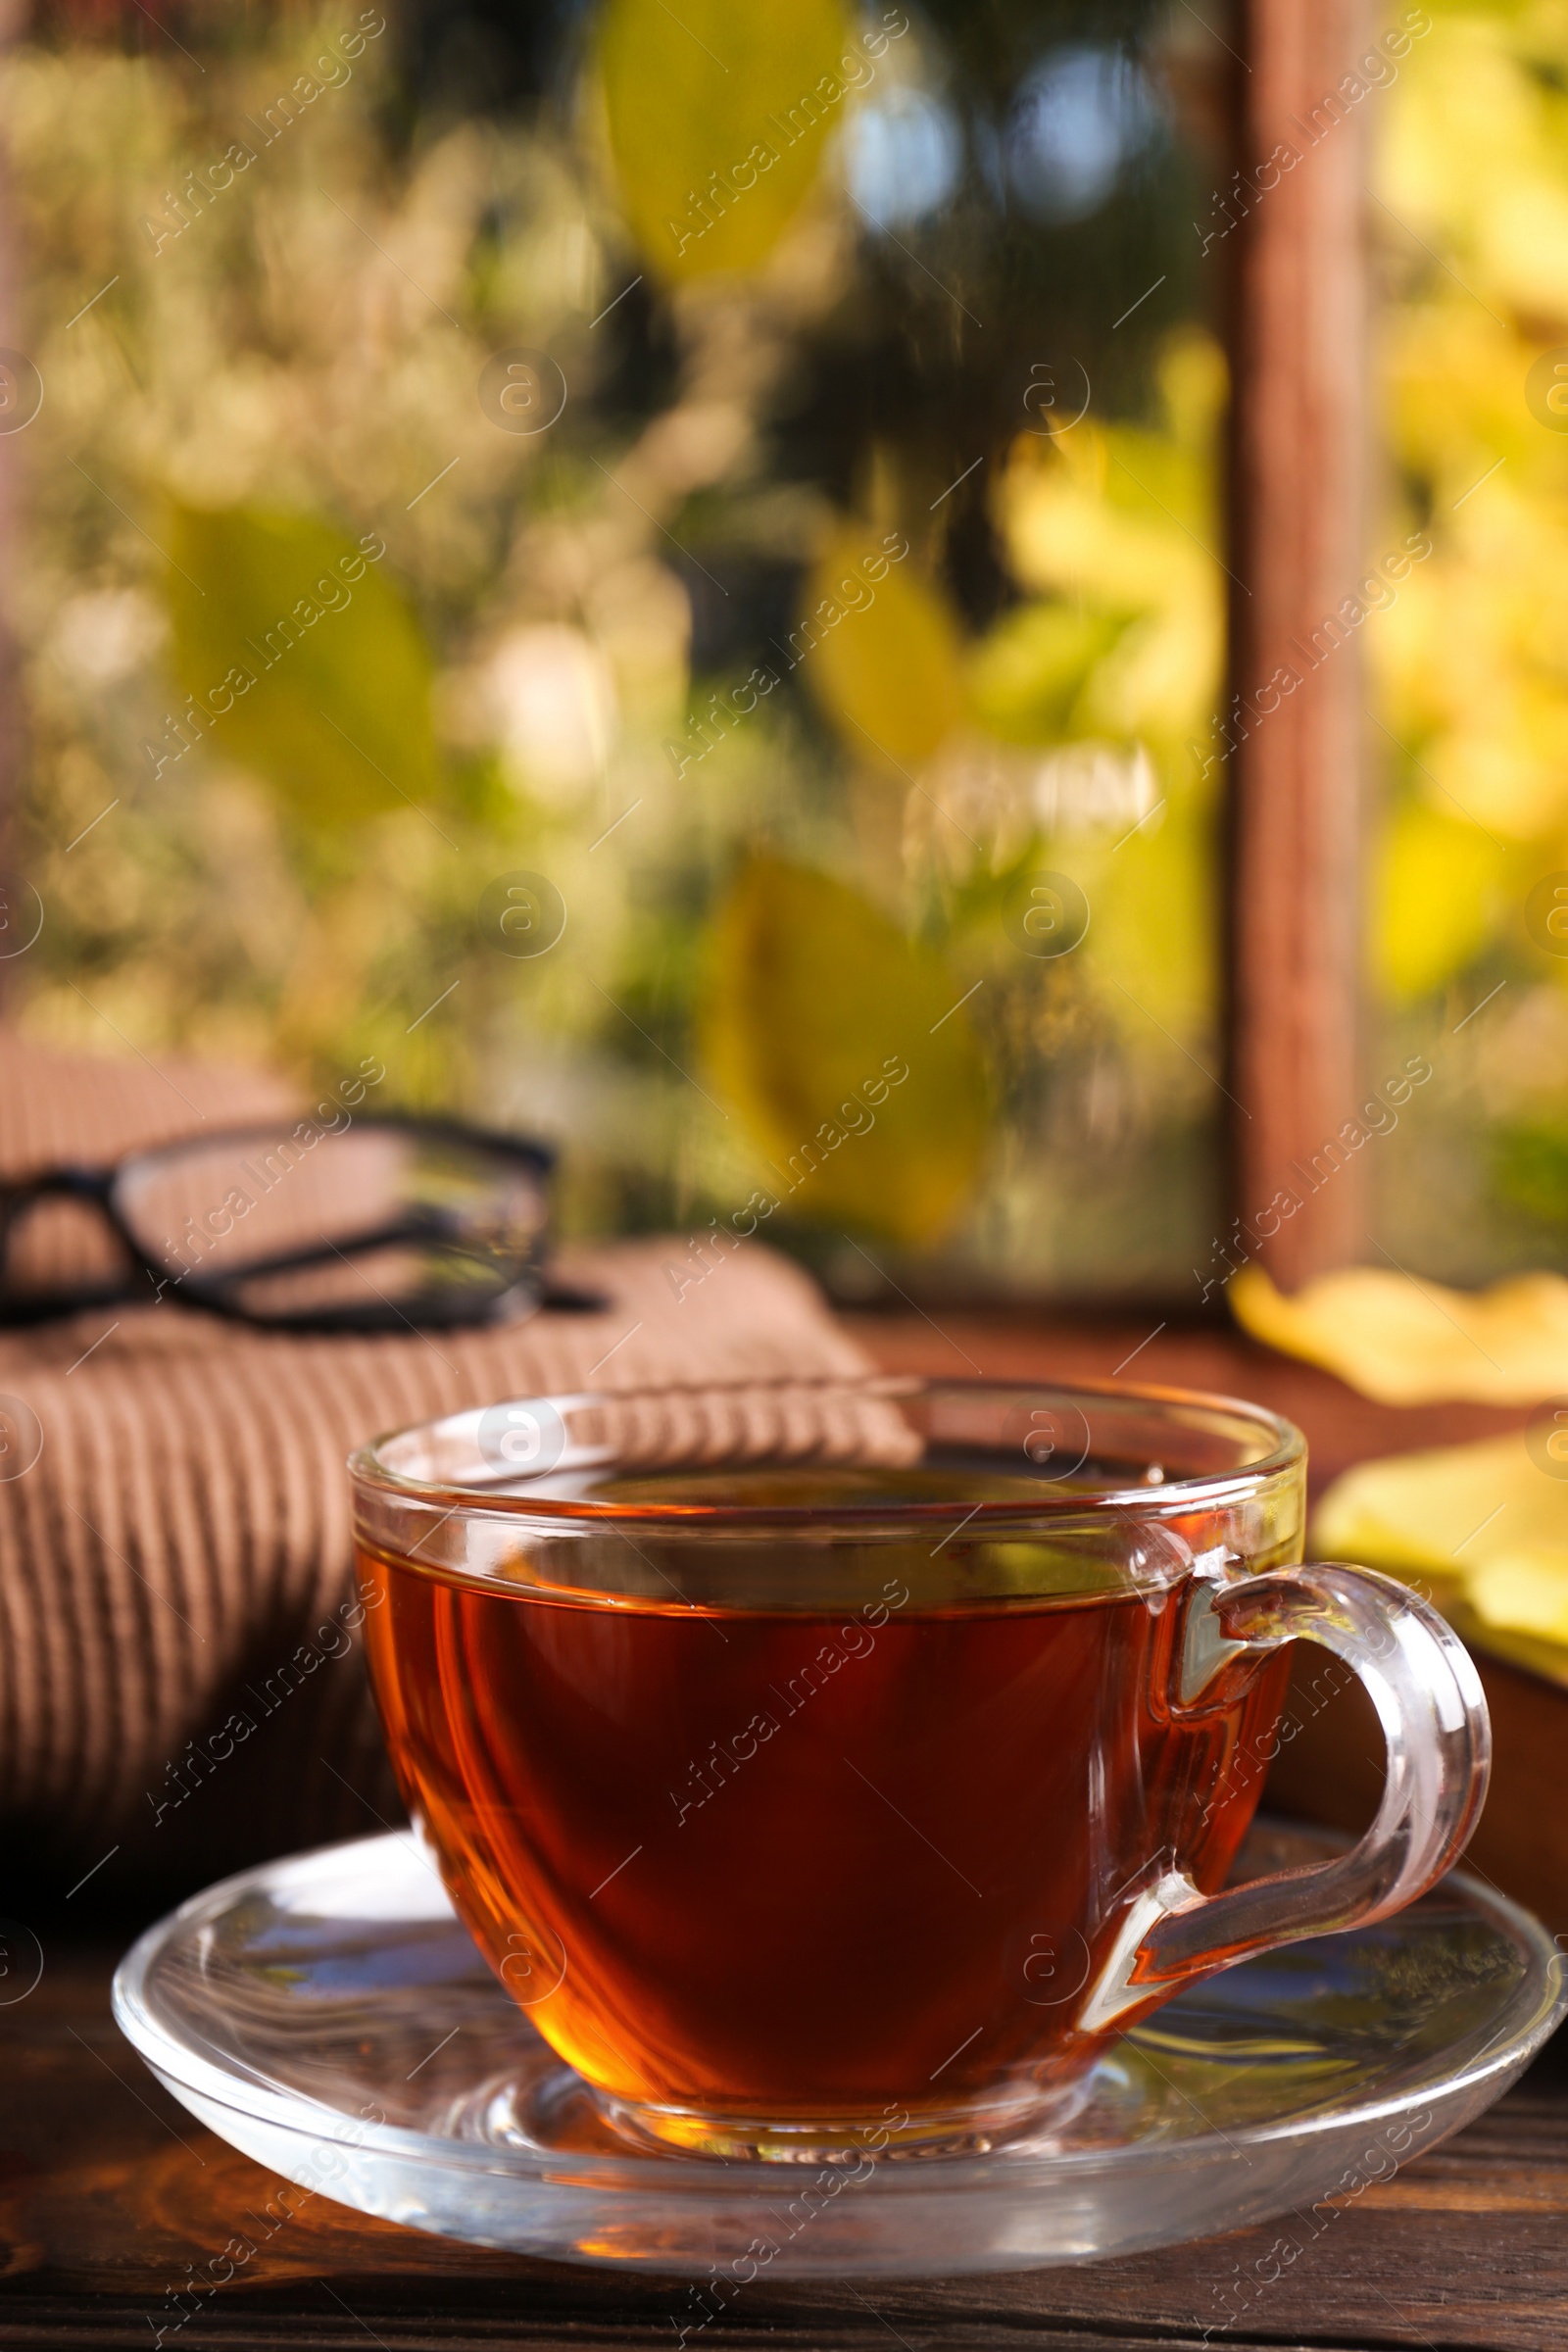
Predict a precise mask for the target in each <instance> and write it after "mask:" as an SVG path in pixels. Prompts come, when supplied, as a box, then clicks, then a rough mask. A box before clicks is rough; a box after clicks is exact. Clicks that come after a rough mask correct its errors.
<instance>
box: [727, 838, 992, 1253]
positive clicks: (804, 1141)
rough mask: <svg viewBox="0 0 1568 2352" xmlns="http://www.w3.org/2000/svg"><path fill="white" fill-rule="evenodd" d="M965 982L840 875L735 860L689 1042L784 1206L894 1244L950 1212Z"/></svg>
mask: <svg viewBox="0 0 1568 2352" xmlns="http://www.w3.org/2000/svg"><path fill="white" fill-rule="evenodd" d="M963 996H964V991H963V985H962V983H961V981H958V980H956V979H955V978H954V976H953V974H952V973H951V972H950V971H949V969H948V967H947V965H946V964H945V963H944V962H943V960H942V958H941V957H940V956H936V955H934V954H933V953H932V952H931V951H930V950H929V949H926V948H922V947H919V946H918V945H916V944H914V943H912V942H910V941H909V940H907V938H906V937H905V935H904V933H903V932H902V931H901V930H899V929H898V927H897V926H896V925H895V924H893V923H891V922H890V921H889V920H888V918H887V916H886V915H885V914H883V913H881V912H880V910H879V909H878V908H877V907H873V906H871V905H870V904H869V902H868V901H866V900H865V899H862V898H861V897H860V896H859V895H858V892H856V891H853V890H851V889H849V888H848V887H847V886H846V885H845V884H844V883H842V882H837V881H835V880H834V879H833V878H832V877H831V876H830V875H828V874H820V873H814V872H812V871H811V870H810V869H809V868H808V867H806V866H798V865H789V864H786V863H785V862H784V861H783V860H782V859H781V858H754V859H753V861H752V862H751V863H750V864H749V865H748V866H746V867H745V868H744V869H743V871H742V872H741V874H740V875H739V877H738V878H737V880H736V882H735V884H734V886H733V888H732V889H731V891H730V894H729V897H728V899H727V900H726V902H725V903H724V905H723V906H722V907H720V909H719V911H718V914H717V917H716V919H715V921H714V925H713V930H712V934H711V963H710V969H709V975H708V988H707V992H706V1003H705V1005H704V1011H703V1019H702V1039H703V1047H704V1054H705V1059H706V1061H707V1065H708V1067H709V1069H710V1070H711V1073H712V1079H713V1083H714V1085H715V1086H716V1087H717V1089H718V1091H719V1093H720V1094H721V1095H722V1096H723V1098H724V1099H725V1101H726V1102H727V1103H731V1104H733V1106H734V1107H735V1109H736V1110H738V1111H739V1113H740V1115H741V1117H742V1118H743V1119H744V1121H745V1123H746V1125H747V1127H748V1128H749V1129H750V1131H751V1133H752V1135H753V1136H754V1138H755V1139H756V1141H757V1142H758V1143H759V1144H760V1147H761V1149H762V1150H763V1152H766V1153H767V1154H769V1165H770V1168H771V1174H770V1175H769V1177H768V1180H767V1183H768V1189H769V1191H771V1192H772V1193H773V1194H775V1196H776V1197H777V1199H778V1201H779V1203H780V1205H781V1206H782V1207H783V1208H784V1209H785V1210H786V1211H787V1213H788V1214H790V1215H791V1216H800V1217H805V1218H809V1220H810V1221H811V1222H812V1223H814V1224H819V1225H834V1224H839V1225H850V1226H858V1227H859V1228H860V1229H861V1230H862V1231H864V1232H871V1233H880V1234H884V1235H886V1236H887V1237H888V1238H889V1239H890V1240H892V1241H895V1242H900V1243H903V1244H905V1245H906V1246H914V1245H917V1244H919V1243H921V1242H925V1241H929V1240H931V1239H933V1238H934V1237H935V1236H936V1235H937V1234H939V1233H941V1232H942V1231H943V1230H944V1229H945V1228H946V1227H948V1226H950V1225H951V1224H952V1222H953V1220H954V1218H955V1217H956V1215H957V1213H958V1211H959V1210H960V1209H961V1208H962V1206H963V1204H964V1202H965V1201H967V1200H968V1198H969V1195H970V1193H971V1192H972V1190H973V1188H974V1184H975V1181H976V1178H977V1177H978V1175H979V1172H980V1164H981V1160H982V1157H983V1154H984V1152H985V1145H986V1135H987V1129H988V1125H989V1112H990V1103H989V1097H988V1090H987V1085H986V1076H985V1066H984V1063H983V1061H982V1058H981V1054H980V1048H979V1041H978V1040H977V1038H976V1036H975V1033H974V1029H973V1027H972V1025H971V1023H970V1020H969V1015H968V1011H967V1009H966V1008H965V1005H964V1002H963Z"/></svg>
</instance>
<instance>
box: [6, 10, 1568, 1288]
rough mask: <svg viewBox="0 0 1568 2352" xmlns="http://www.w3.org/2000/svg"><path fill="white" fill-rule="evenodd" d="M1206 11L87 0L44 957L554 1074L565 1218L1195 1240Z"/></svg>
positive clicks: (973, 1280) (32, 476)
mask: <svg viewBox="0 0 1568 2352" xmlns="http://www.w3.org/2000/svg"><path fill="white" fill-rule="evenodd" d="M1227 27H1228V20H1227V19H1226V18H1225V16H1224V14H1223V12H1222V10H1221V8H1220V6H1219V0H1203V4H1202V6H1201V8H1194V7H1192V6H1190V5H1187V0H1177V4H1176V5H1174V6H1171V7H1166V6H1165V5H1162V4H1158V0H1114V4H1111V0H1103V4H1102V5H1097V6H1087V5H1074V4H1072V0H1045V4H1043V0H990V4H989V5H986V6H984V7H976V6H974V5H973V4H972V0H941V4H940V5H932V6H930V7H928V8H927V9H925V10H924V11H920V12H917V11H915V10H914V9H912V8H911V9H906V8H904V7H903V6H899V5H889V6H886V7H881V6H877V7H873V8H872V10H871V11H870V13H868V14H864V15H857V14H855V13H853V12H846V11H844V10H843V9H841V7H840V6H839V5H838V4H837V0H747V6H746V7H745V8H743V9H737V8H735V7H733V6H732V5H730V0H679V6H678V7H669V6H666V5H664V0H603V5H600V6H595V7H586V6H575V5H569V4H567V0H558V5H556V6H554V7H550V6H543V5H541V6H540V7H538V8H534V9H517V8H510V7H509V8H503V7H500V6H489V5H477V4H474V5H469V6H458V7H454V6H451V5H439V6H438V5H435V4H434V0H432V4H431V5H429V6H428V7H426V8H423V9H420V8H417V7H413V6H405V7H403V8H401V9H399V8H396V7H394V6H393V5H392V4H391V0H387V5H386V6H385V8H383V7H382V6H380V5H376V6H370V7H365V8H359V7H356V6H354V5H352V4H350V5H346V6H345V7H344V8H342V9H341V10H339V11H337V12H336V13H333V12H331V11H328V12H326V13H324V14H320V15H316V14H314V13H311V12H308V11H303V10H301V9H298V8H284V9H278V10H271V11H256V12H248V13H245V14H241V13H240V12H235V11H217V10H208V9H203V8H199V7H187V8H184V9H181V8H178V7H173V8H171V9H166V10H163V11H161V12H159V13H158V15H157V16H156V18H155V17H154V16H153V15H151V14H149V12H147V11H145V10H142V9H140V8H138V7H136V6H135V5H133V0H123V4H121V0H94V5H92V6H90V7H89V6H87V5H86V4H85V0H82V4H81V5H78V6H74V7H72V8H69V9H68V8H60V9H45V10H43V11H42V12H40V13H39V14H38V15H37V16H36V18H35V19H34V21H33V22H32V24H31V25H30V28H28V29H27V30H25V32H24V33H23V35H22V36H21V37H20V38H19V40H18V41H17V42H16V43H15V44H14V46H13V47H12V49H11V51H10V52H9V54H8V55H7V56H6V57H5V58H4V60H3V62H0V121H3V130H4V137H5V142H6V147H7V150H8V155H9V166H8V169H9V172H10V174H11V183H12V190H13V202H14V212H15V221H16V230H15V235H16V245H17V263H18V270H19V278H20V286H19V299H18V304H17V306H16V308H15V311H14V316H15V317H16V319H17V320H18V324H17V327H16V329H15V339H16V342H17V344H18V346H19V350H18V351H17V353H16V354H14V355H13V356H12V357H10V358H9V359H8V360H7V361H6V363H5V365H6V368H7V370H8V372H7V373H6V375H5V376H4V378H3V379H0V385H3V393H4V400H5V403H6V408H5V411H4V414H3V415H0V423H3V424H4V425H5V426H6V428H7V434H8V437H7V438H6V440H5V442H4V451H5V456H6V459H7V460H8V461H9V463H10V470H11V473H12V475H13V478H14V480H15V483H16V487H17V494H18V498H19V501H20V504H21V507H22V510H23V514H24V517H25V555H24V557H23V560H22V561H21V563H20V564H18V565H17V566H15V567H13V579H14V582H15V587H14V592H13V597H12V616H11V617H12V626H13V628H14V630H15V631H16V634H17V636H18V639H19V641H20V647H21V659H22V662H23V666H24V673H25V687H26V700H27V708H28V713H29V719H28V724H29V728H30V750H29V760H28V766H27V782H26V787H25V806H24V807H23V809H22V811H21V813H20V816H19V820H18V824H17V827H16V830H15V834H14V839H15V841H16V845H17V846H16V850H15V853H14V858H15V862H16V863H17V865H18V866H19V868H20V869H21V871H22V874H23V876H24V880H25V885H26V886H27V887H28V888H30V889H33V890H35V891H36V892H37V893H38V894H39V898H40V899H41V902H42V905H43V908H44V912H45V920H44V925H43V929H42V932H41V934H40V936H39V938H38V940H37V941H36V943H35V944H34V945H33V946H32V947H30V948H28V949H27V950H26V953H25V958H24V959H19V960H18V962H17V965H16V969H17V970H18V972H19V973H20V974H21V975H22V978H21V981H20V984H19V985H20V990H21V997H22V1004H23V1009H24V1013H25V1018H26V1020H27V1021H28V1023H29V1024H30V1026H31V1027H32V1028H33V1029H34V1030H35V1031H38V1032H40V1033H46V1034H53V1035H57V1036H69V1037H71V1038H73V1039H76V1040H80V1041H81V1042H85V1043H90V1044H92V1045H95V1046H102V1047H106V1048H109V1049H113V1050H123V1044H128V1045H130V1046H132V1047H134V1048H135V1049H137V1050H139V1051H143V1052H147V1053H155V1052H160V1051H164V1050H168V1049H172V1048H175V1047H178V1048H181V1049H200V1050H202V1051H208V1052H216V1053H231V1052H232V1053H239V1054H255V1055H266V1056H269V1057H273V1058H281V1059H282V1060H283V1062H284V1063H285V1064H288V1065H292V1066H294V1067H297V1068H299V1069H300V1070H302V1071H306V1072H309V1073H310V1074H311V1075H312V1077H313V1078H314V1079H316V1080H318V1081H319V1082H321V1083H323V1084H324V1083H330V1082H333V1081H336V1080H338V1079H340V1078H341V1077H342V1076H343V1075H344V1074H345V1073H352V1072H357V1071H358V1070H359V1069H360V1068H361V1066H362V1064H364V1063H366V1062H371V1063H374V1064H376V1065H379V1064H384V1065H385V1068H386V1072H387V1076H386V1078H385V1080H384V1081H382V1082H380V1083H382V1084H383V1085H384V1090H385V1092H384V1097H383V1099H384V1100H385V1101H387V1102H390V1101H391V1100H393V1099H394V1097H395V1098H399V1099H402V1100H405V1101H411V1102H415V1103H425V1104H432V1105H433V1104H441V1105H447V1106H452V1107H460V1108H463V1109H466V1110H467V1111H469V1112H471V1113H477V1114H480V1115H482V1116H483V1117H485V1118H487V1119H489V1120H491V1121H492V1122H497V1123H500V1122H508V1123H515V1124H519V1125H522V1126H525V1127H533V1128H538V1129H543V1130H544V1131H546V1132H549V1133H552V1134H554V1135H557V1136H559V1137H560V1138H561V1139H562V1140H563V1141H564V1144H565V1145H566V1148H567V1149H566V1160H565V1169H564V1194H565V1197H564V1223H565V1224H566V1226H567V1227H568V1228H576V1229H578V1230H595V1229H606V1228H612V1229H615V1228H619V1229H625V1228H637V1227H642V1226H650V1225H666V1224H668V1223H670V1222H672V1221H678V1222H697V1223H706V1222H707V1221H708V1220H710V1219H715V1220H717V1222H718V1224H719V1226H720V1227H721V1229H723V1230H727V1231H735V1230H737V1229H749V1227H750V1226H751V1225H753V1224H756V1223H758V1222H759V1221H760V1222H762V1223H763V1225H764V1227H765V1230H766V1231H767V1232H768V1233H769V1234H770V1235H773V1236H776V1237H778V1238H780V1239H785V1240H788V1241H791V1242H792V1243H793V1244H794V1245H795V1246H799V1247H801V1248H803V1249H804V1250H806V1251H807V1253H808V1254H809V1255H810V1256H812V1257H813V1258H814V1260H815V1261H816V1262H817V1263H819V1264H820V1265H822V1266H823V1267H824V1268H825V1269H826V1270H827V1271H829V1272H830V1273H831V1274H832V1276H833V1277H834V1279H835V1280H836V1281H837V1282H838V1283H839V1284H840V1285H841V1286H842V1287H844V1288H845V1289H847V1290H850V1291H852V1292H853V1291H861V1290H864V1289H866V1288H868V1287H871V1286H873V1285H874V1283H875V1282H876V1280H877V1279H878V1277H877V1274H876V1267H877V1266H878V1265H882V1264H885V1265H888V1266H891V1267H893V1268H894V1269H895V1270H896V1271H897V1272H898V1274H899V1279H900V1280H901V1281H909V1280H917V1281H918V1282H920V1283H922V1284H925V1285H927V1286H936V1287H941V1286H942V1285H944V1284H945V1285H947V1286H948V1287H950V1288H951V1287H955V1286H956V1287H958V1288H963V1287H968V1288H969V1289H971V1290H983V1289H984V1288H986V1287H987V1286H989V1285H991V1284H994V1283H1000V1282H1002V1281H1007V1282H1009V1283H1011V1284H1013V1285H1015V1286H1016V1285H1019V1284H1022V1285H1025V1286H1027V1287H1030V1288H1035V1289H1039V1290H1042V1291H1056V1292H1072V1293H1078V1294H1082V1293H1085V1292H1092V1291H1097V1290H1099V1291H1110V1290H1134V1291H1144V1292H1159V1291H1162V1290H1164V1291H1171V1292H1175V1291H1178V1290H1185V1286H1186V1285H1187V1283H1188V1282H1189V1280H1190V1274H1189V1268H1190V1267H1191V1266H1192V1265H1193V1264H1194V1263H1197V1262H1200V1261H1201V1259H1202V1258H1203V1256H1204V1253H1205V1251H1206V1250H1207V1247H1208V1237H1209V1236H1210V1235H1211V1233H1212V1232H1213V1231H1214V1230H1215V1229H1216V1217H1217V1204H1216V1203H1217V1192H1216V1169H1217V1151H1216V1137H1217V1133H1218V1127H1219V1121H1218V1116H1217V1112H1218V1109H1219V1107H1220V1106H1221V1105H1222V1101H1223V1098H1222V1096H1221V1094H1220V1091H1219V1089H1218V1085H1217V1081H1216V1078H1215V1076H1214V1073H1215V1072H1217V1070H1218V1068H1219V1062H1218V1054H1219V1045H1218V1040H1217V1037H1216V1032H1215V1007H1216V941H1217V935H1218V916H1217V908H1216V903H1215V884H1216V872H1215V858H1214V829H1215V806H1214V800H1215V786H1216V783H1217V778H1218V772H1219V771H1218V766H1217V762H1216V761H1215V760H1214V758H1213V751H1214V745H1215V740H1216V739H1215V734H1214V726H1215V713H1216V711H1217V710H1218V708H1219V705H1220V701H1221V693H1222V686H1221V681H1222V674H1223V652H1224V598H1225V592H1226V588H1227V581H1226V576H1225V567H1224V564H1223V561H1222V558H1221V554H1220V548H1221V542H1222V533H1223V527H1224V526H1223V518H1222V515H1221V514H1220V508H1219V484H1220V480H1221V475H1222V467H1221V465H1220V458H1219V453H1220V442H1221V434H1222V430H1223V419H1224V408H1225V370H1224V366H1223V361H1222V358H1221V353H1220V347H1219V343H1218V339H1217V324H1216V321H1217V319H1218V315H1219V309H1220V297H1221V292H1222V283H1221V270H1222V268H1223V267H1224V260H1225V256H1224V250H1223V246H1222V244H1221V245H1220V246H1217V247H1216V249H1215V250H1214V251H1213V252H1212V253H1211V252H1210V251H1209V248H1210V246H1212V245H1215V237H1214V234H1212V233H1205V230H1204V227H1203V225H1202V223H1203V222H1205V221H1209V222H1211V223H1212V221H1214V220H1215V219H1216V218H1219V217H1220V216H1216V215H1215V213H1214V210H1213V200H1212V199H1211V196H1210V190H1211V189H1212V188H1213V186H1214V185H1215V183H1216V181H1217V180H1218V179H1219V178H1220V177H1221V176H1222V172H1221V164H1220V157H1221V155H1222V154H1223V152H1224V135H1223V133H1224V125H1223V120H1222V113H1223V102H1224V94H1225V90H1226V87H1227V82H1226V76H1227V75H1228V74H1229V73H1232V72H1233V71H1234V70H1235V69H1234V68H1233V65H1232V61H1231V57H1230V55H1229V54H1228V40H1229V38H1230V35H1229V32H1228V29H1227ZM1432 54H1433V55H1434V56H1436V54H1437V52H1436V48H1435V47H1434V49H1433V51H1432ZM1195 221H1198V222H1199V226H1198V227H1197V228H1196V229H1195V225H1194V223H1195ZM40 397H41V406H40V405H39V401H40ZM1549 448H1550V450H1551V452H1552V453H1555V452H1556V451H1557V449H1558V445H1557V444H1556V443H1555V442H1552V443H1550V444H1549ZM1476 511H1477V513H1478V514H1481V513H1485V512H1486V511H1487V510H1486V509H1485V507H1484V506H1482V504H1481V502H1480V500H1479V499H1478V502H1477V509H1476ZM1391 723H1392V722H1391ZM23 899H24V901H25V904H27V905H29V906H30V905H31V903H32V902H31V901H30V900H26V899H25V892H24V894H23ZM1549 985H1550V984H1549V982H1548V986H1549ZM1553 1001H1555V1000H1553Z"/></svg>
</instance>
